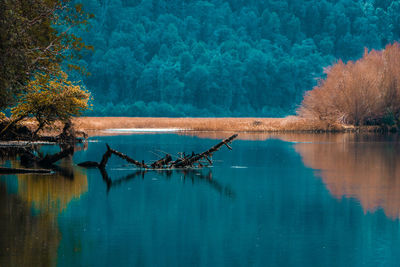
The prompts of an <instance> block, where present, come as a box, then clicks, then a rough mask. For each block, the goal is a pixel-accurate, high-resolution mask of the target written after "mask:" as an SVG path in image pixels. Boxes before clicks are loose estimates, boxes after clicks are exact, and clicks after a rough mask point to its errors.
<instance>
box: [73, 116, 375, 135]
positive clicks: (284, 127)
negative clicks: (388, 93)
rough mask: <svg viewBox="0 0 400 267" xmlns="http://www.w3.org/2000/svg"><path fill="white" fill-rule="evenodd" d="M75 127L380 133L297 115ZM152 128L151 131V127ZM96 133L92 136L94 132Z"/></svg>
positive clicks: (84, 121) (88, 120)
mask: <svg viewBox="0 0 400 267" xmlns="http://www.w3.org/2000/svg"><path fill="white" fill-rule="evenodd" d="M73 124H74V126H75V128H76V130H79V131H84V132H87V133H88V134H89V136H91V135H93V134H95V133H96V132H97V134H98V132H99V131H101V132H102V135H107V134H110V135H114V134H124V133H125V134H126V133H137V132H146V131H150V132H159V131H162V130H165V131H166V132H172V131H175V132H242V133H243V132H246V133H327V132H332V133H333V132H379V131H382V128H381V127H378V126H362V127H354V126H348V125H343V124H328V123H324V122H318V121H313V120H307V119H304V118H300V117H297V116H288V117H285V118H254V117H249V118H163V117H80V118H74V119H73ZM152 129H153V130H154V131H151V130H152ZM97 134H95V135H97Z"/></svg>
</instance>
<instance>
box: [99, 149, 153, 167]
mask: <svg viewBox="0 0 400 267" xmlns="http://www.w3.org/2000/svg"><path fill="white" fill-rule="evenodd" d="M106 146H107V149H108V150H109V151H110V152H111V153H112V154H114V155H116V156H118V157H120V158H121V159H124V160H126V161H127V162H129V163H132V164H135V165H136V166H138V167H139V168H143V169H148V168H149V167H148V166H147V165H146V164H145V163H144V161H143V160H142V162H139V161H137V160H134V159H132V158H130V157H128V156H127V155H125V154H123V153H121V152H119V151H117V150H114V149H112V148H110V147H109V145H106Z"/></svg>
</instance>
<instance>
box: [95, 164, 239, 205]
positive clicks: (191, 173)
mask: <svg viewBox="0 0 400 267" xmlns="http://www.w3.org/2000/svg"><path fill="white" fill-rule="evenodd" d="M100 172H101V175H102V177H103V181H104V182H105V183H106V185H107V192H109V191H110V189H111V188H112V187H115V186H119V185H121V184H124V183H126V182H129V181H130V180H133V179H135V178H138V177H140V178H141V179H144V178H145V175H146V173H147V174H150V173H157V175H158V176H162V177H165V178H166V179H167V180H168V179H171V177H172V174H173V173H175V174H176V175H178V176H180V177H181V179H180V180H181V181H182V182H183V183H185V182H186V180H190V181H191V182H192V184H193V185H195V184H199V183H206V184H207V185H209V186H210V187H211V188H213V189H214V190H215V191H217V192H218V193H219V194H221V195H225V196H227V197H229V198H234V197H235V192H234V191H233V190H232V189H231V188H230V186H229V185H222V184H221V183H219V182H218V181H217V180H216V179H214V178H213V176H212V171H211V170H210V169H208V170H204V169H199V170H196V169H182V170H137V171H135V172H133V173H130V174H128V175H126V176H124V177H122V178H117V179H111V178H110V177H109V175H108V173H107V171H106V170H100Z"/></svg>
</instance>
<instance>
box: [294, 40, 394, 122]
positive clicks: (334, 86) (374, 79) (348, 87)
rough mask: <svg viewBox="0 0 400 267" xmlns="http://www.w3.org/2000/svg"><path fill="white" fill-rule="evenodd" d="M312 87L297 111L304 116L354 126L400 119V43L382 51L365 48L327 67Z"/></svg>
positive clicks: (390, 45)
mask: <svg viewBox="0 0 400 267" xmlns="http://www.w3.org/2000/svg"><path fill="white" fill-rule="evenodd" d="M325 73H326V74H327V76H326V79H321V80H320V81H319V83H318V85H317V86H316V87H314V88H313V90H311V91H309V92H307V93H306V94H305V96H304V100H303V102H302V104H301V107H300V108H299V109H298V111H297V112H298V114H299V115H300V116H302V117H306V118H312V119H317V120H322V121H327V122H340V123H345V124H352V125H382V124H393V123H396V122H398V121H399V119H400V45H399V43H394V44H389V45H387V46H386V48H385V49H384V50H382V51H375V50H371V51H370V52H368V51H367V50H365V53H364V56H363V57H362V58H361V59H359V60H357V61H355V62H353V61H349V62H347V63H343V62H342V61H340V60H339V62H337V63H336V64H334V65H333V66H331V67H328V68H327V69H326V70H325Z"/></svg>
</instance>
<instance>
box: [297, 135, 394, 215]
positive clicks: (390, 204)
mask: <svg viewBox="0 0 400 267" xmlns="http://www.w3.org/2000/svg"><path fill="white" fill-rule="evenodd" d="M294 147H295V150H296V151H297V152H298V153H299V154H300V155H301V157H302V159H303V162H304V164H305V165H306V166H308V167H310V168H313V169H316V170H318V171H317V174H318V176H320V177H321V178H322V180H323V182H324V183H325V185H326V187H327V188H328V190H329V191H330V193H331V194H332V195H333V196H335V197H336V198H338V199H341V198H342V197H348V198H356V199H357V200H359V201H360V203H361V205H362V207H363V209H364V212H374V211H376V210H377V209H378V208H382V209H383V211H384V212H385V214H386V215H387V216H388V217H389V218H392V219H397V218H400V142H399V136H398V135H389V136H388V135H332V136H331V137H329V138H326V137H325V138H323V137H321V138H320V140H315V139H314V140H313V141H312V142H311V143H296V144H295V146H294Z"/></svg>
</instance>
